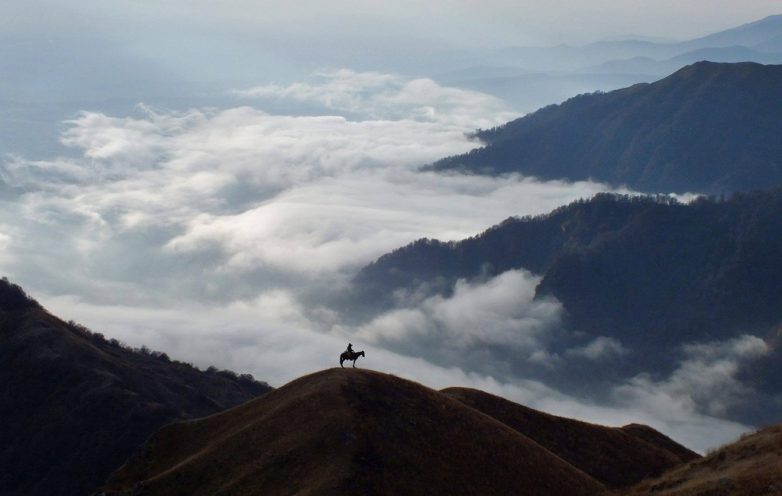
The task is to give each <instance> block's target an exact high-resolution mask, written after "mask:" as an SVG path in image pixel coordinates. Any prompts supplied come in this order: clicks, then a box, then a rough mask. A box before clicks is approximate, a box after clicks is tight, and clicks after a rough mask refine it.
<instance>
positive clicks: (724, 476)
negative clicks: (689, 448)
mask: <svg viewBox="0 0 782 496" xmlns="http://www.w3.org/2000/svg"><path fill="white" fill-rule="evenodd" d="M623 494H625V495H626V496H634V495H641V494H655V495H671V496H672V495H676V496H706V495H709V496H719V495H730V496H760V495H774V494H782V424H780V425H776V426H773V427H769V428H766V429H762V430H760V431H758V432H756V433H753V434H750V435H748V436H742V437H741V439H739V440H738V441H736V442H735V443H733V444H729V445H727V446H724V447H722V448H720V449H718V450H716V451H714V452H713V453H710V454H709V455H708V456H706V457H704V458H702V459H701V460H698V461H695V462H691V463H687V464H684V465H682V466H680V467H677V468H675V469H673V470H671V471H669V472H666V473H665V474H663V475H662V476H660V477H658V478H655V479H650V480H647V481H644V482H642V483H640V484H638V485H637V486H635V487H633V488H631V489H630V490H628V491H626V492H625V493H623Z"/></svg>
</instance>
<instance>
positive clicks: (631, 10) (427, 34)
mask: <svg viewBox="0 0 782 496" xmlns="http://www.w3.org/2000/svg"><path fill="white" fill-rule="evenodd" d="M2 10H3V15H2V16H0V30H2V33H3V34H4V35H7V34H8V33H19V32H37V33H39V34H43V33H46V32H48V33H58V32H59V33H70V34H78V33H79V32H81V31H83V30H84V29H86V30H87V31H93V32H99V33H100V32H103V33H104V34H107V35H113V36H122V37H129V36H135V37H139V38H140V37H145V36H152V37H162V38H176V37H184V38H187V37H188V36H190V35H193V34H194V33H199V34H201V35H210V34H211V35H214V34H217V33H229V32H230V33H231V34H232V36H237V37H244V36H247V37H253V36H260V37H263V36H268V35H270V34H273V35H286V36H290V37H291V39H293V37H295V38H296V39H298V40H299V41H298V42H301V40H308V39H331V40H335V41H336V40H340V39H345V38H348V39H359V38H360V39H364V40H366V39H370V40H373V41H374V42H376V43H378V44H383V43H387V42H391V41H399V40H403V39H405V40H426V41H427V42H428V43H442V44H443V45H446V46H447V45H455V46H459V45H462V46H463V45H467V44H474V43H477V44H480V45H484V44H488V45H506V44H557V43H584V42H588V41H592V40H595V39H601V38H605V37H614V36H622V35H627V34H636V35H643V36H653V37H665V38H680V39H683V38H691V37H696V36H700V35H703V34H708V33H709V32H713V31H717V30H720V29H725V28H728V27H732V26H736V25H738V24H741V23H744V22H749V21H753V20H757V19H759V18H762V17H765V16H767V15H770V14H777V13H780V12H782V2H779V1H775V0H752V1H750V2H747V1H741V0H688V1H676V0H590V1H578V2H574V1H565V0H482V1H480V2H479V1H474V0H451V1H445V0H433V1H428V2H419V1H413V0H397V1H394V2H387V1H377V0H369V1H367V0H332V1H327V2H326V1H322V0H298V1H254V0H219V1H215V0H115V1H112V2H105V1H100V0H80V1H78V2H59V1H49V0H24V1H20V0H6V1H5V2H3V7H2Z"/></svg>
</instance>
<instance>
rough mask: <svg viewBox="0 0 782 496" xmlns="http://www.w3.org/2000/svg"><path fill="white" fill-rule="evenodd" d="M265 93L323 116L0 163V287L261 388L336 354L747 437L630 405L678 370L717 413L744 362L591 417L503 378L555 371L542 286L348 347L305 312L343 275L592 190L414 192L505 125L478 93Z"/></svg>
mask: <svg viewBox="0 0 782 496" xmlns="http://www.w3.org/2000/svg"><path fill="white" fill-rule="evenodd" d="M264 88H266V89H264V90H263V91H265V92H266V93H267V94H266V97H267V98H268V97H270V96H271V97H273V98H275V99H278V98H283V99H284V98H293V99H298V100H307V101H310V100H312V101H316V102H317V103H319V104H320V105H321V106H323V107H328V108H329V109H330V110H331V111H332V112H330V114H331V115H308V116H301V115H298V116H296V115H276V114H271V113H268V112H265V111H263V110H261V109H259V108H255V107H251V106H243V107H236V108H223V109H210V108H201V109H190V110H184V111H168V110H163V109H154V108H149V107H145V106H141V107H140V108H139V110H138V113H137V114H136V115H133V116H112V115H107V114H104V113H99V112H83V113H81V114H80V115H78V116H76V117H74V118H73V119H71V120H70V121H68V122H67V123H66V130H65V131H64V133H63V135H62V142H63V144H65V145H66V146H68V147H70V148H71V150H72V151H73V152H74V153H73V154H72V155H71V156H67V157H66V156H63V157H59V158H55V159H52V160H41V159H37V158H33V159H29V158H26V157H21V156H9V157H6V159H5V160H4V161H3V162H2V164H0V179H1V180H2V187H0V203H1V204H2V208H0V248H2V251H1V253H2V255H0V270H2V273H3V274H4V275H8V276H9V277H10V278H11V279H12V280H14V282H17V283H19V284H21V285H22V286H23V287H25V288H26V289H27V290H28V291H29V292H30V293H31V294H32V295H33V296H35V297H37V298H40V300H41V301H42V302H43V303H44V304H45V305H46V306H48V307H49V308H50V309H51V310H52V311H53V312H54V313H56V314H58V315H60V316H62V317H63V318H65V319H75V320H77V321H80V322H82V323H84V324H86V325H88V326H89V327H92V328H93V329H95V330H96V331H100V332H103V333H105V334H106V335H107V336H110V337H118V338H120V339H122V340H124V341H126V342H128V343H131V344H133V345H137V346H139V345H142V344H146V345H148V346H150V347H152V348H154V349H159V350H162V351H166V352H168V353H169V354H170V355H171V356H173V357H178V358H183V359H187V360H192V361H194V362H195V363H197V364H199V365H202V366H207V365H210V364H214V365H216V366H219V367H230V368H233V369H236V370H239V371H242V372H244V371H249V372H252V373H254V374H255V375H256V376H257V377H259V378H260V379H263V380H267V381H269V382H270V383H272V384H273V385H280V384H282V383H283V382H285V381H287V380H290V379H292V378H294V377H296V376H298V375H301V374H303V373H306V372H309V371H313V370H317V369H321V368H323V367H328V366H332V365H333V363H334V361H335V357H336V356H337V354H338V352H339V351H340V350H341V349H342V348H343V347H344V345H345V342H346V340H352V341H353V342H354V343H355V344H356V345H357V346H367V347H368V348H369V350H368V351H369V356H368V357H367V362H369V361H370V360H371V363H372V366H373V367H375V368H378V369H381V370H386V371H390V372H393V373H396V374H398V375H402V376H404V377H409V378H413V379H416V380H419V381H421V382H423V383H425V384H427V385H431V386H434V387H446V386H452V385H467V386H473V387H478V388H481V389H486V390H488V391H491V392H494V393H497V394H501V395H503V396H506V397H509V398H511V399H514V400H516V401H520V402H523V403H525V404H528V405H530V406H533V407H539V408H542V409H544V410H548V411H552V412H555V413H559V414H563V415H569V416H576V417H579V418H585V419H589V420H594V421H600V422H604V423H610V424H621V423H626V422H630V421H642V422H645V423H649V424H651V425H653V426H655V427H658V428H661V429H663V430H664V431H665V432H667V433H672V434H674V435H675V437H677V438H679V439H681V440H683V441H688V440H689V439H693V440H694V441H693V444H692V446H695V447H700V446H706V445H707V444H709V443H713V444H716V443H719V442H722V441H725V440H727V439H728V438H727V437H726V436H733V435H734V434H735V433H738V432H739V431H740V430H741V429H743V427H742V426H739V425H738V424H735V423H732V422H728V421H725V420H721V419H719V418H718V417H715V416H711V415H710V414H713V415H720V414H721V413H720V412H724V411H725V410H724V408H723V409H720V406H719V405H718V404H717V403H715V402H711V403H709V402H705V403H704V401H705V399H704V398H699V397H693V398H691V401H689V402H688V401H684V400H681V401H678V402H673V403H674V405H673V406H674V408H672V409H670V410H669V411H662V410H653V409H648V408H647V404H646V403H647V399H648V398H650V397H654V396H655V395H659V394H665V395H668V396H670V397H672V398H674V397H675V399H678V398H679V396H675V394H674V393H677V394H680V395H681V394H683V393H680V392H679V391H680V390H681V389H682V388H683V387H684V386H681V384H690V383H688V382H687V381H686V380H685V378H686V379H687V380H692V379H691V374H688V373H685V372H686V371H687V370H689V369H688V367H690V368H696V369H703V368H704V367H706V368H708V367H713V369H710V370H714V371H715V372H719V371H726V370H727V372H725V373H727V376H725V375H723V376H722V377H729V378H733V379H734V380H735V381H736V382H735V383H729V382H728V383H725V382H723V383H722V384H723V385H724V384H729V385H731V384H732V386H731V387H732V389H730V388H728V390H729V391H731V393H730V394H729V395H728V396H727V397H726V398H727V399H725V400H723V401H724V402H725V405H726V406H725V408H727V407H729V405H730V403H731V402H733V401H735V400H734V399H733V398H736V397H740V396H741V394H742V390H741V384H740V383H739V382H738V380H737V379H735V377H736V376H735V375H731V373H730V370H729V368H728V369H726V368H725V366H724V364H723V363H722V362H720V360H718V359H716V358H714V355H710V354H709V353H711V352H709V351H708V350H711V349H712V348H714V347H716V348H714V349H717V350H718V351H715V352H714V353H717V354H718V355H719V354H720V353H722V355H719V356H723V355H725V354H726V353H727V355H729V356H730V357H733V358H732V359H733V360H734V361H735V360H739V359H744V358H747V359H749V358H751V357H752V356H754V355H753V354H752V352H751V351H746V353H744V352H741V351H736V350H741V349H743V348H742V346H740V345H741V343H739V344H736V343H729V344H726V345H724V346H727V347H728V349H729V351H724V350H723V351H719V350H721V349H722V348H719V347H720V346H723V345H720V344H709V345H702V346H706V348H698V346H700V345H693V347H692V348H688V349H687V350H686V353H687V357H688V358H687V360H685V362H683V364H682V368H681V369H680V370H682V372H677V373H678V374H679V375H676V374H674V375H673V376H671V377H670V378H668V379H662V380H661V379H657V380H653V379H652V378H646V377H643V376H641V377H638V378H635V379H634V380H633V381H632V382H630V383H628V384H620V387H621V388H622V389H619V390H618V392H617V396H616V404H614V405H607V406H602V407H600V406H596V405H594V404H590V402H588V401H586V400H584V399H577V398H575V397H572V396H569V395H566V394H563V393H561V392H558V391H556V390H555V389H552V388H551V387H549V386H547V385H545V384H544V383H542V382H539V381H535V380H530V379H528V378H526V379H525V378H524V377H522V376H520V375H519V373H518V369H514V368H513V362H514V361H521V362H525V361H526V362H529V364H530V367H544V368H548V369H553V370H555V369H556V367H557V366H558V363H559V361H560V360H562V359H563V356H564V357H568V352H565V353H564V355H563V354H557V353H556V351H555V348H556V346H554V345H562V343H563V340H566V339H568V336H567V335H566V333H564V331H563V330H562V329H561V326H560V324H561V307H560V305H559V303H557V302H556V301H551V300H543V301H540V300H535V299H534V288H535V286H536V284H537V283H538V281H539V280H538V278H537V277H536V276H535V275H532V274H529V273H527V272H524V271H510V272H507V273H505V274H501V275H499V276H497V277H495V278H493V279H490V280H487V281H481V282H475V281H472V282H467V281H462V282H459V283H457V285H456V287H455V288H454V292H453V295H452V296H450V297H448V298H444V297H433V298H426V299H424V300H423V301H421V302H419V303H418V304H417V305H414V306H413V307H411V308H408V309H405V310H396V311H392V312H390V313H388V314H385V315H383V316H380V317H378V318H377V319H375V320H373V321H371V322H369V323H367V324H365V325H363V326H359V327H350V326H348V325H346V324H344V322H343V320H342V319H341V316H340V315H338V314H336V313H335V312H334V311H333V310H330V309H328V308H325V307H322V306H318V304H317V303H314V304H313V303H312V301H313V298H312V294H313V293H314V294H321V295H325V294H327V293H328V292H333V291H339V290H340V288H341V287H342V285H343V284H344V282H345V281H346V280H347V279H349V278H350V276H351V275H352V274H353V273H354V271H355V269H357V268H358V267H361V266H362V265H364V264H366V263H367V262H370V261H371V260H373V259H374V258H375V257H377V256H379V255H381V254H383V253H385V252H387V251H389V250H391V249H393V248H396V247H398V246H400V245H403V244H406V243H408V242H410V241H413V240H415V239H417V238H420V237H434V238H440V239H445V240H450V239H460V238H463V237H466V236H469V235H473V234H475V233H477V232H480V231H482V230H483V229H485V228H487V227H488V226H490V225H493V224H495V223H497V222H499V221H501V220H502V219H504V218H506V217H508V216H511V215H526V214H538V213H545V212H548V211H550V210H552V209H554V208H555V207H557V206H560V205H562V204H565V203H568V202H570V201H573V200H575V199H578V198H584V197H589V196H591V195H593V194H595V193H597V192H600V191H605V190H606V187H605V186H603V185H600V184H596V183H590V182H581V183H566V182H559V181H551V182H538V181H536V180H534V179H533V178H523V177H519V176H507V177H500V178H487V177H473V176H463V175H458V174H457V175H440V174H434V173H431V172H426V173H424V172H419V171H418V166H419V165H422V164H425V163H428V162H431V161H433V160H436V159H438V158H441V157H443V156H446V155H450V154H455V153H462V152H465V151H467V150H469V149H471V148H473V147H475V146H477V145H478V144H477V143H475V142H473V141H471V140H470V139H469V138H468V137H467V135H468V133H469V132H471V131H472V130H473V127H474V126H475V123H476V122H479V123H488V124H491V123H498V122H501V121H502V120H503V119H507V118H508V115H509V114H508V113H507V111H506V110H505V109H503V108H502V106H501V105H500V104H499V102H497V101H496V100H495V99H493V98H490V97H487V96H485V95H481V94H477V93H474V92H465V91H462V90H454V89H452V88H445V87H442V86H439V85H437V84H434V83H432V82H431V81H428V80H404V79H402V78H400V77H398V76H395V75H384V74H377V73H357V72H352V71H340V72H337V73H333V74H328V75H325V76H323V75H322V76H321V79H320V82H318V83H316V84H314V83H306V84H302V85H299V86H278V87H273V86H267V87H264ZM256 90H257V88H256ZM329 95H331V97H329ZM302 293H308V298H307V299H306V300H305V299H303V298H302ZM303 301H307V302H308V303H307V304H305V303H303ZM751 344H752V343H750V345H751ZM707 348H708V350H707ZM568 349H570V352H569V355H570V356H571V357H579V358H582V359H587V360H594V361H597V362H601V361H609V360H614V359H618V358H621V357H622V356H623V355H625V354H626V353H628V352H631V351H632V350H630V351H628V350H625V349H624V347H623V346H622V345H621V343H619V342H616V341H615V340H611V339H609V338H601V337H597V338H595V339H594V341H591V342H587V343H580V344H579V343H573V345H572V346H570V347H569V348H568ZM749 349H754V348H753V347H752V346H749ZM730 350H732V351H730ZM430 351H431V353H430ZM424 352H425V353H424ZM742 353H744V354H742ZM430 355H431V356H430ZM370 357H371V358H370ZM487 364H488V365H487ZM677 388H679V389H677ZM714 391H717V392H719V391H720V390H719V389H714ZM715 401H716V400H715ZM704 405H705V407H704ZM704 408H705V410H704ZM715 432H716V433H717V434H715ZM695 433H697V434H695ZM703 433H711V434H710V436H707V437H704V436H703V435H702V434H703ZM698 439H700V441H698V443H699V444H695V440H698ZM709 445H710V444H709Z"/></svg>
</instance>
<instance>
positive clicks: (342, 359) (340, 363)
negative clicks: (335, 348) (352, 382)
mask: <svg viewBox="0 0 782 496" xmlns="http://www.w3.org/2000/svg"><path fill="white" fill-rule="evenodd" d="M344 361H345V359H344V358H342V357H339V366H340V367H342V368H343V369H344V368H345V366H344V365H342V362H344Z"/></svg>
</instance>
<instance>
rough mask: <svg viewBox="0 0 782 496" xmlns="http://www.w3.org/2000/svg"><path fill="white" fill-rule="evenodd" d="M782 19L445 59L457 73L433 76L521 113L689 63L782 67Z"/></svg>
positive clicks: (438, 64)
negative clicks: (679, 36)
mask: <svg viewBox="0 0 782 496" xmlns="http://www.w3.org/2000/svg"><path fill="white" fill-rule="evenodd" d="M780 33H782V15H773V16H769V17H766V18H764V19H761V20H758V21H755V22H751V23H748V24H745V25H742V26H738V27H736V28H732V29H728V30H725V31H720V32H717V33H713V34H710V35H708V36H704V37H701V38H697V39H692V40H685V41H680V42H665V41H648V40H645V39H634V38H632V37H628V38H627V39H622V40H610V41H599V42H596V43H590V44H587V45H583V46H572V45H558V46H553V47H511V48H504V49H500V50H496V51H493V52H488V53H485V52H482V53H476V54H473V55H472V56H468V55H467V54H465V55H463V56H462V59H461V60H460V59H459V58H458V57H455V56H453V55H452V56H450V57H449V56H448V54H444V56H443V57H442V59H443V60H440V61H431V62H430V63H429V65H430V66H432V67H442V64H444V63H446V62H447V61H449V60H451V59H453V60H451V62H450V63H451V65H450V67H449V69H442V68H441V69H440V70H439V71H437V72H435V73H432V74H430V75H431V76H432V77H433V78H434V79H436V80H437V81H440V82H443V83H446V84H450V85H454V86H460V87H463V88H467V89H473V90H478V91H483V92H486V93H489V94H492V95H495V96H497V97H499V98H502V99H504V100H506V101H507V102H508V103H510V104H511V105H513V106H514V107H515V108H516V109H517V110H519V111H521V112H532V111H534V110H536V109H538V108H540V107H543V106H545V105H549V104H553V103H559V102H562V101H564V100H565V99H566V98H569V97H572V96H574V95H577V94H581V93H591V92H594V91H596V90H601V91H611V90H615V89H619V88H622V87H625V86H630V85H632V84H635V83H642V82H651V81H654V80H656V79H659V78H660V77H663V76H665V75H667V74H670V73H672V72H674V71H676V70H678V69H680V68H681V67H682V66H684V65H688V64H692V63H695V62H699V61H702V60H708V61H711V62H759V63H763V64H780V63H782V35H780Z"/></svg>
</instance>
